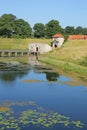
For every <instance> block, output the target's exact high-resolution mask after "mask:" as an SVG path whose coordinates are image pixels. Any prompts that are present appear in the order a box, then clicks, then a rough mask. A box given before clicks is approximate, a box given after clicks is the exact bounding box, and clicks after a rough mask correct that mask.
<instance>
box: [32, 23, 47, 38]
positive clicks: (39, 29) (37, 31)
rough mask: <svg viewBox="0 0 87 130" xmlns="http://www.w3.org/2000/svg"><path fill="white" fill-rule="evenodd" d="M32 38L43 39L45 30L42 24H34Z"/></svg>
mask: <svg viewBox="0 0 87 130" xmlns="http://www.w3.org/2000/svg"><path fill="white" fill-rule="evenodd" d="M33 29H34V37H36V38H41V37H44V30H45V26H44V24H42V23H36V24H34V27H33Z"/></svg>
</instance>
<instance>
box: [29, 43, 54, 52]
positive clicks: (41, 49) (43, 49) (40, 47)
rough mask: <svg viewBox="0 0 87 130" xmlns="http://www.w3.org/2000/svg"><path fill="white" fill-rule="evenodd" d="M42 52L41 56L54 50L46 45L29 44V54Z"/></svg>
mask: <svg viewBox="0 0 87 130" xmlns="http://www.w3.org/2000/svg"><path fill="white" fill-rule="evenodd" d="M37 49H38V52H40V53H41V54H43V53H45V52H49V51H51V50H52V47H51V46H49V45H48V44H46V43H29V52H37Z"/></svg>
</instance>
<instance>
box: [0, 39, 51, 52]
mask: <svg viewBox="0 0 87 130" xmlns="http://www.w3.org/2000/svg"><path fill="white" fill-rule="evenodd" d="M31 42H39V43H47V44H50V43H51V39H31V38H29V39H9V38H0V50H15V49H20V50H27V49H28V46H29V43H31Z"/></svg>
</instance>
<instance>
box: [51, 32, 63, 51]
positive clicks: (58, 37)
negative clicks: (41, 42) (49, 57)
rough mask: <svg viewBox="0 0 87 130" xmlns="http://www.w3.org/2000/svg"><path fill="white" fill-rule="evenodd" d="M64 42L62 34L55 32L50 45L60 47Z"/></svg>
mask: <svg viewBox="0 0 87 130" xmlns="http://www.w3.org/2000/svg"><path fill="white" fill-rule="evenodd" d="M63 42H64V36H63V35H62V34H55V35H54V36H53V37H52V47H53V48H56V47H61V46H62V44H63Z"/></svg>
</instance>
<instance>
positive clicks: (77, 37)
mask: <svg viewBox="0 0 87 130" xmlns="http://www.w3.org/2000/svg"><path fill="white" fill-rule="evenodd" d="M68 40H87V35H69V37H68Z"/></svg>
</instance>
